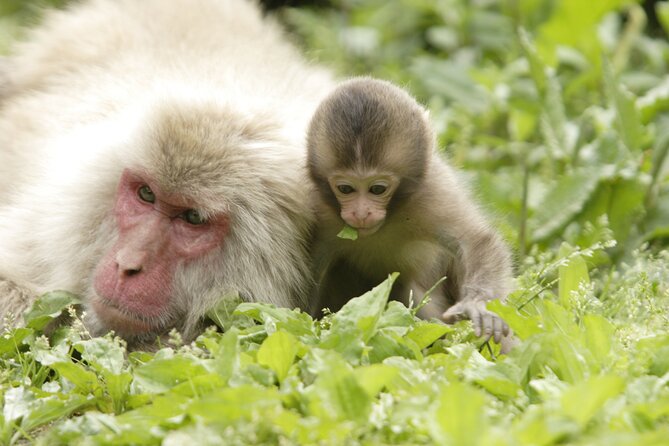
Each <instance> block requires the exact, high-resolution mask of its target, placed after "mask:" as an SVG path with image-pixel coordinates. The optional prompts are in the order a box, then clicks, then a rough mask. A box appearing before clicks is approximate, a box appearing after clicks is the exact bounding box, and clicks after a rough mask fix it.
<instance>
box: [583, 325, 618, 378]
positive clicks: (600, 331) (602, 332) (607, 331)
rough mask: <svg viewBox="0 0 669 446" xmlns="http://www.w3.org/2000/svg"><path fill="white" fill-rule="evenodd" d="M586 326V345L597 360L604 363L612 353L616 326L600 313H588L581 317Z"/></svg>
mask: <svg viewBox="0 0 669 446" xmlns="http://www.w3.org/2000/svg"><path fill="white" fill-rule="evenodd" d="M581 323H582V324H583V327H584V328H585V345H586V346H587V347H588V349H589V350H590V353H592V355H593V356H594V357H595V360H596V361H597V362H599V363H600V364H602V365H604V364H606V363H607V362H608V359H609V356H610V355H611V348H612V342H611V340H612V339H615V338H614V336H615V328H614V326H613V325H612V324H611V322H609V321H608V320H606V319H605V318H604V317H602V316H600V315H599V314H586V315H584V316H583V318H582V319H581Z"/></svg>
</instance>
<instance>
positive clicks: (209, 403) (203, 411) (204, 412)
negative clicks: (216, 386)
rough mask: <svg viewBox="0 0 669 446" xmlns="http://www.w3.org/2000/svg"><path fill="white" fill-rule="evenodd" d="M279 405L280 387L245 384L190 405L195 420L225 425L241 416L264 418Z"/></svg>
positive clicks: (221, 391) (208, 396) (210, 395)
mask: <svg viewBox="0 0 669 446" xmlns="http://www.w3.org/2000/svg"><path fill="white" fill-rule="evenodd" d="M280 408H281V398H280V394H279V392H278V391H277V389H275V388H260V387H256V386H242V387H237V388H226V389H221V390H219V391H217V392H214V393H211V394H209V395H206V396H205V397H204V398H202V399H200V400H198V401H195V402H193V403H192V404H190V407H189V408H188V414H189V415H190V416H192V417H195V418H196V419H201V420H205V421H207V422H215V423H221V424H223V425H226V424H230V423H233V422H235V421H237V420H240V419H251V418H252V417H259V416H260V417H261V416H263V414H264V413H266V412H273V411H278V410H279V409H280Z"/></svg>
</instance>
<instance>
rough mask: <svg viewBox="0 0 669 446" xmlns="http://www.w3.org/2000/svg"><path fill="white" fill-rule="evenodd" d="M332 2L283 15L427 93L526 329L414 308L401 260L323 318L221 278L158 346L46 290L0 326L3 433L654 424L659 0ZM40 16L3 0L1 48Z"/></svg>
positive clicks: (329, 55)
mask: <svg viewBox="0 0 669 446" xmlns="http://www.w3.org/2000/svg"><path fill="white" fill-rule="evenodd" d="M56 3H59V4H60V3H63V2H61V1H58V2H56ZM333 3H334V7H332V8H328V9H323V8H321V9H306V8H305V9H284V10H283V11H282V14H281V18H282V19H283V20H284V21H285V22H286V23H287V24H288V25H289V26H290V27H291V28H292V30H293V31H295V32H296V33H297V35H298V37H299V38H300V39H301V40H302V42H303V45H304V47H305V50H306V51H307V52H308V53H309V54H310V55H311V56H312V57H313V58H315V59H319V60H320V61H321V62H323V63H325V64H329V65H331V66H333V67H334V68H335V69H336V70H337V71H338V72H339V73H341V74H342V75H343V76H350V75H352V74H371V75H374V76H378V77H382V78H386V79H389V80H392V81H395V82H397V83H399V84H400V85H403V86H406V87H407V88H408V89H409V90H411V91H412V92H413V93H414V94H415V95H416V96H417V97H418V98H419V99H420V100H421V101H422V102H424V103H425V104H426V105H427V106H428V108H429V109H430V112H431V116H432V121H433V123H434V125H435V129H436V131H437V135H438V140H439V143H440V146H441V147H442V148H443V149H444V151H445V152H447V153H448V155H449V156H450V158H451V160H452V162H453V163H454V164H456V165H458V166H459V167H462V168H463V171H464V172H465V175H466V177H467V178H468V179H469V180H470V182H471V183H472V186H473V189H474V190H475V191H476V192H477V194H478V196H479V197H480V198H481V199H482V201H483V202H484V203H485V204H486V206H487V207H489V208H490V209H491V210H492V211H493V212H494V213H495V215H499V217H498V221H497V223H498V225H499V227H500V228H501V229H502V231H503V233H504V235H505V237H506V238H507V239H508V240H509V242H510V243H511V244H512V245H514V246H515V247H516V248H517V251H518V253H519V256H518V278H517V281H516V287H515V291H514V292H513V293H511V295H510V296H509V298H508V301H507V302H506V303H501V302H497V301H495V302H491V303H489V305H488V307H489V309H490V310H492V311H495V312H497V313H498V314H500V315H501V316H502V317H503V318H504V319H505V320H506V321H507V322H508V323H509V325H510V326H511V327H512V329H513V331H514V333H515V334H516V336H517V337H518V338H519V344H518V345H517V346H516V347H515V348H514V349H513V350H512V351H511V353H510V354H509V355H508V356H500V354H499V352H498V347H497V346H495V345H489V344H487V343H485V342H484V340H482V339H477V338H476V337H475V336H474V334H473V333H472V330H471V328H470V324H469V323H468V322H461V323H458V324H456V325H455V326H446V325H443V324H441V323H439V322H437V321H422V320H418V319H416V318H415V316H414V314H415V308H406V307H404V306H403V305H402V304H400V303H398V302H394V301H390V302H389V301H388V295H389V292H390V289H391V287H392V283H393V281H394V280H395V276H391V277H390V278H389V279H388V280H387V281H386V282H384V283H382V284H381V285H379V286H378V287H377V288H375V289H374V290H371V291H370V292H369V293H366V294H365V295H363V296H360V297H359V298H357V299H353V300H351V301H350V302H349V303H348V304H347V305H346V306H344V307H343V308H342V309H341V310H340V311H339V312H338V313H336V314H331V315H327V316H326V317H324V318H323V319H322V320H320V321H314V320H312V318H311V317H309V316H308V315H306V314H304V313H302V312H300V311H299V310H288V309H281V308H275V307H273V306H271V305H266V304H261V303H242V302H241V300H240V299H239V298H238V297H236V296H226V297H225V298H224V299H222V300H221V303H220V305H219V306H218V307H217V308H214V309H212V311H211V312H210V313H209V317H210V319H211V320H212V321H214V322H215V323H216V324H217V326H218V327H219V330H221V331H222V332H220V331H217V330H214V329H209V330H207V332H206V333H204V334H203V335H202V336H200V337H199V338H198V339H197V341H196V342H194V343H193V344H190V345H181V344H180V343H179V338H178V336H177V335H176V334H175V335H174V336H173V337H172V340H171V341H170V344H169V346H167V347H164V348H161V349H160V350H158V351H155V352H132V353H128V352H127V351H126V348H125V345H124V343H123V342H122V341H121V340H120V339H118V338H115V337H113V335H108V336H106V337H103V338H91V337H90V336H89V335H88V334H87V333H86V331H85V329H84V328H83V325H82V324H81V322H80V321H79V320H78V319H77V317H76V315H75V313H74V312H73V311H66V309H67V308H69V307H70V306H71V305H76V304H77V301H76V299H75V298H74V297H73V296H70V295H68V294H66V293H61V292H56V293H51V294H48V295H45V296H44V297H43V298H42V299H41V300H40V301H39V302H38V303H37V304H36V305H35V307H34V308H33V309H32V310H30V311H29V312H28V313H27V314H26V325H25V327H23V328H17V329H12V330H6V331H5V332H4V333H3V334H2V336H0V398H1V399H2V404H3V405H2V407H3V410H2V414H1V416H0V443H2V444H16V443H21V442H25V441H29V442H34V443H36V444H45V445H46V444H48V445H52V444H54V445H56V444H68V445H69V444H73V445H76V444H101V445H105V444H109V445H111V444H113V445H118V444H133V445H153V444H167V445H170V444H189V443H192V444H231V445H235V444H239V445H242V444H244V445H245V444H285V445H287V444H352V445H356V444H359V445H376V444H412V445H418V444H443V445H492V446H496V445H499V446H506V445H508V446H511V445H513V446H516V445H520V446H522V445H528V446H529V445H559V444H570V445H602V446H603V445H607V446H608V445H630V446H632V445H634V446H636V445H657V444H666V442H667V438H669V386H668V382H669V359H667V358H669V334H667V333H669V283H668V281H667V278H668V277H669V254H668V252H667V250H666V249H665V248H666V244H667V240H668V239H669V197H668V196H667V195H668V194H669V181H668V180H669V178H668V176H667V173H668V169H669V165H668V162H667V158H668V155H667V154H668V153H669V119H668V118H667V112H668V111H669V77H668V76H667V74H666V72H667V67H668V59H669V43H667V40H666V38H665V37H664V36H663V37H662V38H657V37H652V36H657V35H659V34H662V33H666V32H667V31H669V3H667V2H659V3H657V8H656V9H657V13H658V19H659V22H660V26H661V28H658V29H654V30H652V31H653V32H652V33H648V32H646V30H645V26H646V17H645V13H644V12H643V10H642V8H641V7H640V6H639V5H637V4H636V2H633V1H626V0H601V1H597V2H584V1H579V0H569V1H555V0H536V1H535V0H518V1H491V0H482V1H475V2H470V1H467V0H436V1H435V0H396V1H392V2H388V1H386V0H334V1H333ZM33 18H34V8H32V6H31V5H30V2H17V1H9V2H5V3H2V5H0V20H1V21H0V52H5V51H6V48H7V46H6V45H7V42H9V41H10V40H13V39H15V38H16V36H18V35H19V33H18V31H17V30H18V28H17V23H19V22H20V23H26V22H29V21H31V20H33ZM4 24H11V25H8V26H5V27H4V28H3V25H4ZM352 243H355V242H352ZM63 312H66V313H67V314H70V315H71V317H74V320H73V322H72V323H71V324H67V325H66V326H58V325H57V324H56V318H58V317H59V315H60V314H61V313H63ZM47 333H48V336H47Z"/></svg>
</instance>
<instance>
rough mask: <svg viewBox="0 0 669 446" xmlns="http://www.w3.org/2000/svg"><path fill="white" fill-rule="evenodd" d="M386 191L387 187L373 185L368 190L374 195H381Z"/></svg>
mask: <svg viewBox="0 0 669 446" xmlns="http://www.w3.org/2000/svg"><path fill="white" fill-rule="evenodd" d="M387 190H388V187H387V186H384V185H383V184H375V185H373V186H372V187H370V188H369V191H370V192H371V193H372V194H374V195H381V194H383V193H384V192H385V191H387Z"/></svg>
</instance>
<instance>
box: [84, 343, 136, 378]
mask: <svg viewBox="0 0 669 446" xmlns="http://www.w3.org/2000/svg"><path fill="white" fill-rule="evenodd" d="M77 346H78V347H80V351H81V357H82V358H83V359H84V360H85V361H87V362H88V363H89V364H91V365H92V366H93V367H95V369H96V370H97V371H98V372H102V371H108V372H111V373H114V374H120V373H121V372H122V371H123V368H124V361H125V349H124V348H123V347H122V346H121V345H119V342H118V340H113V339H110V338H93V339H89V340H85V341H81V342H79V343H78V344H77Z"/></svg>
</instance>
